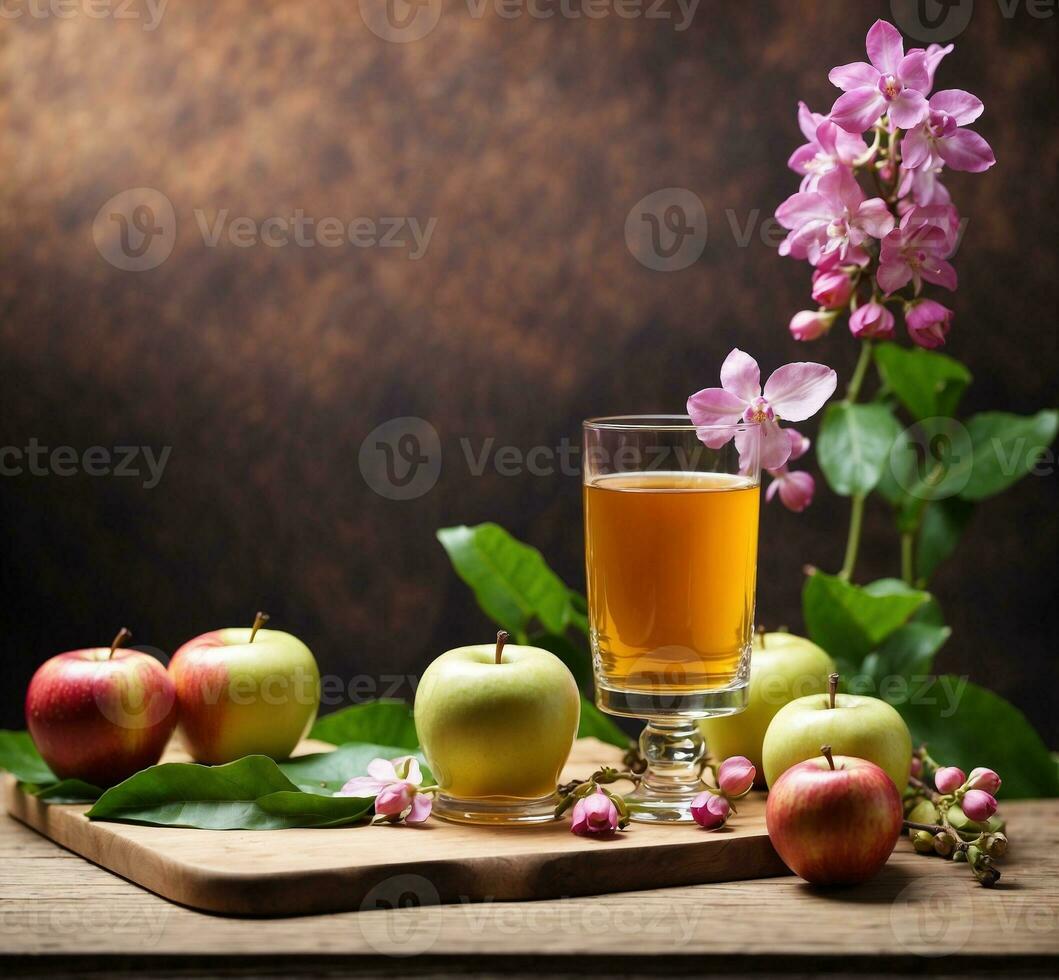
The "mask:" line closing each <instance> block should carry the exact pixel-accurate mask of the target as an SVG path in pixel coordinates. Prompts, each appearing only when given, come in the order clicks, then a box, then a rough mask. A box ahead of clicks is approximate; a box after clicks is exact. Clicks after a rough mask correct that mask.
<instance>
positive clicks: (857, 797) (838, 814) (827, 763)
mask: <svg viewBox="0 0 1059 980" xmlns="http://www.w3.org/2000/svg"><path fill="white" fill-rule="evenodd" d="M820 751H821V753H823V755H822V756H820V757H817V758H815V759H806V760H805V762H800V763H798V764H797V765H795V766H792V767H791V768H790V769H788V770H787V771H786V772H785V773H783V775H782V776H780V777H779V779H777V780H776V783H775V785H774V786H773V787H772V789H771V790H770V791H769V795H768V801H767V803H766V805H765V824H766V826H767V827H768V832H769V837H770V838H771V839H772V846H773V847H775V848H776V852H777V853H778V854H779V856H780V857H781V858H782V859H783V863H784V864H786V865H787V867H788V868H790V869H791V871H793V872H794V873H795V874H796V875H799V876H801V877H802V878H804V879H805V880H806V881H809V882H812V883H813V884H814V885H839V884H854V883H855V882H858V881H866V880H867V879H868V878H871V877H872V875H874V874H876V873H877V872H878V871H879V869H880V868H881V867H882V866H883V865H884V864H885V863H886V860H887V858H889V856H890V853H891V851H893V849H894V845H895V844H896V843H897V838H898V837H900V835H901V825H902V821H903V819H904V811H903V809H902V807H901V795H900V794H899V793H898V792H897V787H896V786H895V785H894V781H893V780H892V779H891V778H890V777H889V776H888V775H887V774H886V773H885V772H884V771H883V770H882V769H880V768H879V767H878V766H877V765H875V763H874V762H868V760H867V759H856V758H853V757H851V756H843V755H836V756H834V757H832V755H831V747H830V746H829V745H824V746H821V748H820Z"/></svg>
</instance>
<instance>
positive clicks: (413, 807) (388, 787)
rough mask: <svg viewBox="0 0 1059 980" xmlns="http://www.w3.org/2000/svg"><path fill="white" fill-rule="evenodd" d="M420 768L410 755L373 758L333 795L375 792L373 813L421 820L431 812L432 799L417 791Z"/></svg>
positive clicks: (370, 794) (415, 820)
mask: <svg viewBox="0 0 1059 980" xmlns="http://www.w3.org/2000/svg"><path fill="white" fill-rule="evenodd" d="M422 784H423V772H422V770H421V769H420V768H419V763H418V762H417V761H416V759H415V758H414V757H413V756H410V755H406V756H401V758H399V759H394V760H393V761H390V760H388V759H372V760H371V762H369V763H368V774H367V775H366V776H354V777H353V778H352V779H351V780H349V782H347V783H346V784H345V785H344V786H343V787H342V788H341V789H340V790H339V791H338V792H337V793H335V796H362V797H366V796H374V797H375V814H376V816H380V817H388V818H389V819H391V820H393V821H397V820H400V819H401V817H402V815H404V821H405V823H422V822H423V821H424V820H426V818H427V817H429V816H430V809H431V806H432V804H431V800H430V797H429V796H428V795H426V794H425V793H422V792H420V790H419V787H420V786H421V785H422Z"/></svg>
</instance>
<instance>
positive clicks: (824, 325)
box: [790, 310, 836, 340]
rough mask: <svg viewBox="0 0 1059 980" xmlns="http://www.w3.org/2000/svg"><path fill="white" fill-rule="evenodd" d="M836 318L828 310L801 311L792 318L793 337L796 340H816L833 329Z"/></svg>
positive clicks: (791, 329)
mask: <svg viewBox="0 0 1059 980" xmlns="http://www.w3.org/2000/svg"><path fill="white" fill-rule="evenodd" d="M835 316H836V314H835V313H832V312H829V311H828V310H801V311H800V312H798V313H795V314H794V316H792V317H791V322H790V331H791V336H792V337H793V338H794V339H795V340H816V339H817V338H818V337H822V336H823V335H824V334H825V333H827V332H828V330H830V329H831V324H832V323H834V322H835Z"/></svg>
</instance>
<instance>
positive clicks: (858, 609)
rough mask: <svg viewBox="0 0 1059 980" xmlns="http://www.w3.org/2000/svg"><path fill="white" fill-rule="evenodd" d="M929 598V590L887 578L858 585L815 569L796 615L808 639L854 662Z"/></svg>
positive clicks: (865, 654) (838, 656)
mask: <svg viewBox="0 0 1059 980" xmlns="http://www.w3.org/2000/svg"><path fill="white" fill-rule="evenodd" d="M898 586H900V588H898ZM873 589H874V591H875V593H877V594H873V591H872V590H873ZM929 600H930V595H929V593H926V592H919V591H917V590H915V589H909V588H908V587H907V586H903V585H902V583H899V582H898V583H896V585H895V584H894V581H893V580H882V581H881V582H879V583H872V585H870V586H867V587H865V588H859V587H858V586H856V585H852V584H850V583H849V582H844V581H843V580H842V579H840V578H836V577H835V576H833V575H826V574H824V573H823V572H815V573H814V574H813V575H810V576H809V578H808V579H807V580H806V582H805V587H804V588H803V590H802V614H803V616H804V618H805V626H806V629H807V630H808V631H809V637H810V639H812V641H813V642H814V643H817V644H819V645H820V646H822V647H823V648H824V649H825V650H826V651H827V652H828V653H830V654H831V656H833V657H835V658H837V659H841V660H843V661H847V662H850V663H853V664H859V663H861V661H862V660H863V659H864V658H865V657H866V656H867V655H868V654H869V653H871V652H872V651H874V650H875V649H876V648H877V647H878V646H879V645H880V644H881V643H882V642H883V640H885V639H886V638H887V637H888V636H889V635H890V634H891V633H893V631H894V630H896V629H897V628H898V627H899V626H903V625H904V624H905V623H906V622H907V621H908V619H909V617H911V616H912V614H913V613H914V612H915V611H916V610H917V609H919V608H920V607H921V606H923V605H924V604H925V603H927V602H928V601H929Z"/></svg>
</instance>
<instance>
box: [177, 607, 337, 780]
mask: <svg viewBox="0 0 1059 980" xmlns="http://www.w3.org/2000/svg"><path fill="white" fill-rule="evenodd" d="M267 621H268V616H266V615H265V614H264V613H258V614H257V617H256V618H255V620H254V625H253V626H252V627H250V628H249V629H247V628H245V627H243V628H233V629H221V630H213V631H212V632H210V633H203V634H202V635H201V636H197V637H195V639H193V640H188V642H187V643H185V644H184V645H183V646H182V647H181V648H180V649H179V650H177V652H176V653H174V654H173V659H172V660H171V661H170V663H169V673H170V676H171V677H172V678H173V684H174V686H175V687H176V696H177V704H178V706H179V708H180V732H181V735H182V736H183V739H184V743H185V745H186V746H187V749H188V751H189V752H190V753H191V755H192V756H193V757H194V758H195V759H197V760H198V761H199V762H206V763H210V764H211V765H217V764H220V763H223V762H231V761H233V760H234V759H241V758H242V757H243V756H245V755H267V756H271V757H272V758H273V759H285V758H287V756H289V755H290V754H291V752H292V751H293V750H294V747H295V746H296V745H297V744H298V742H299V741H300V740H301V739H302V737H303V736H304V735H305V734H306V732H308V730H309V728H310V726H311V725H312V723H313V720H314V719H315V718H316V710H317V708H319V707H320V671H319V669H318V668H317V666H316V660H315V658H314V657H313V655H312V653H311V652H310V650H309V648H308V647H307V646H306V645H305V644H304V643H302V641H301V640H299V639H298V638H297V637H296V636H291V634H290V633H284V632H282V631H281V630H266V629H262V628H261V627H262V625H263V624H264V623H265V622H267Z"/></svg>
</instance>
